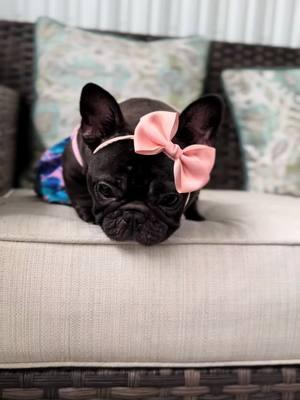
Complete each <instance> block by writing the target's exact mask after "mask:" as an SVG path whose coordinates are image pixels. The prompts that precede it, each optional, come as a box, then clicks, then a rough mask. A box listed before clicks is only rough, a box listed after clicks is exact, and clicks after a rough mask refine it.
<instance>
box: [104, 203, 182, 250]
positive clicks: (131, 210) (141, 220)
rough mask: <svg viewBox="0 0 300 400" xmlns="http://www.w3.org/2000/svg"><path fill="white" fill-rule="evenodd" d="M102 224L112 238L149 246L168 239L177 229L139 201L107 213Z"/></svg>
mask: <svg viewBox="0 0 300 400" xmlns="http://www.w3.org/2000/svg"><path fill="white" fill-rule="evenodd" d="M101 226H102V229H103V231H104V232H105V234H106V235H107V236H108V237H109V238H110V239H112V240H117V241H125V240H126V241H127V240H134V241H136V242H138V243H141V244H143V245H148V246H149V245H154V244H158V243H160V242H162V241H164V240H166V239H167V238H168V237H169V236H170V234H171V233H172V232H173V231H174V230H175V229H172V230H170V227H169V226H168V224H167V223H165V222H164V221H162V220H161V218H158V217H157V216H156V215H155V214H154V213H153V212H151V210H149V209H148V207H146V206H145V205H144V204H141V203H138V202H136V203H131V204H127V205H125V206H122V207H120V208H118V209H117V210H114V211H112V212H110V213H107V214H106V215H105V216H104V217H103V219H102V224H101Z"/></svg>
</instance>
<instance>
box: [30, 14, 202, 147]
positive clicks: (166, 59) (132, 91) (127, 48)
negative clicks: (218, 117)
mask: <svg viewBox="0 0 300 400" xmlns="http://www.w3.org/2000/svg"><path fill="white" fill-rule="evenodd" d="M35 39H36V40H35V43H36V63H35V64H36V76H35V91H36V102H35V107H34V115H33V120H34V121H33V122H34V127H35V131H36V133H37V134H38V135H39V139H40V140H41V141H42V143H43V145H44V146H45V147H48V146H51V145H53V144H55V143H56V142H57V141H59V140H61V139H62V138H64V137H65V136H68V135H69V134H70V132H71V131H72V129H73V128H74V126H76V124H78V122H79V97H80V92H81V89H82V87H83V85H84V84H86V83H87V82H94V83H97V84H99V85H100V86H103V87H104V88H105V89H106V90H108V91H109V92H111V93H112V95H113V96H115V97H116V98H117V100H119V101H122V100H125V99H128V98H130V97H150V98H155V99H159V100H161V101H164V102H167V103H168V104H170V105H173V106H174V107H175V108H176V109H178V110H181V109H183V108H184V107H185V106H187V105H188V104H189V103H190V102H192V101H193V100H194V99H196V98H197V97H198V96H199V95H200V94H201V91H202V83H203V80H204V78H205V71H206V59H207V54H208V48H209V43H208V41H206V40H204V39H203V38H201V37H198V36H197V37H188V38H183V39H167V40H154V41H150V42H146V41H140V40H139V41H138V40H133V39H125V38H122V37H117V36H114V35H108V34H99V33H92V32H88V31H85V30H82V29H77V28H73V27H68V26H66V25H63V24H61V23H58V22H56V21H54V20H52V19H49V18H44V17H43V18H40V19H39V20H38V22H37V26H36V34H35Z"/></svg>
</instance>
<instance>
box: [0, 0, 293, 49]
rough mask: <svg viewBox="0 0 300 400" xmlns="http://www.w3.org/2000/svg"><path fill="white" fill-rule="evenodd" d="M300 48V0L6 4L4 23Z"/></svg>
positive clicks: (1, 9) (1, 12) (0, 13)
mask: <svg viewBox="0 0 300 400" xmlns="http://www.w3.org/2000/svg"><path fill="white" fill-rule="evenodd" d="M41 15H48V16H50V17H53V18H56V19H58V20H60V21H64V22H66V23H69V24H72V25H77V26H81V27H85V28H97V29H105V30H119V31H127V32H136V33H150V34H154V35H177V36H185V35H190V34H202V35H205V36H207V37H209V38H212V39H219V40H226V41H233V42H245V43H264V44H274V45H282V46H290V47H300V0H0V19H11V20H19V21H35V20H36V18H37V17H38V16H41Z"/></svg>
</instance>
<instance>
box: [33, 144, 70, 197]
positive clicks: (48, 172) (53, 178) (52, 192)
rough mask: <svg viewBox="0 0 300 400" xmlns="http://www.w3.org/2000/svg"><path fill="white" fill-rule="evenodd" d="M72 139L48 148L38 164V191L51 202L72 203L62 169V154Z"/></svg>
mask: <svg viewBox="0 0 300 400" xmlns="http://www.w3.org/2000/svg"><path fill="white" fill-rule="evenodd" d="M70 140H71V138H70V137H68V138H66V139H64V140H62V141H61V142H59V143H57V144H55V145H54V146H52V147H51V148H50V149H48V150H46V151H45V152H44V154H43V155H42V157H41V159H40V161H39V163H38V165H37V181H36V191H37V193H38V194H39V195H40V196H41V197H42V198H43V199H44V200H46V201H48V202H49V203H59V204H68V205H70V204H71V201H70V198H69V196H68V194H67V192H66V188H65V182H64V178H63V169H62V155H63V152H64V150H65V147H66V146H67V145H68V144H69V142H70Z"/></svg>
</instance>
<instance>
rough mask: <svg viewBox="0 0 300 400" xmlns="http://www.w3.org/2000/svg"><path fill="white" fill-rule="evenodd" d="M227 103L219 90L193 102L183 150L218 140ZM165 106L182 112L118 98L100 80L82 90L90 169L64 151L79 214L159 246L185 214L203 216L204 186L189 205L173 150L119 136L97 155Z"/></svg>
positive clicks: (84, 149)
mask: <svg viewBox="0 0 300 400" xmlns="http://www.w3.org/2000/svg"><path fill="white" fill-rule="evenodd" d="M222 109H223V102H222V101H221V99H220V98H219V97H218V96H213V95H208V96H204V97H201V98H200V99H198V100H196V101H195V102H193V103H192V104H190V105H189V106H188V107H187V108H186V109H185V110H184V111H183V112H182V113H181V114H180V118H179V128H178V131H177V133H176V135H175V137H174V138H173V142H174V143H177V144H178V145H180V147H182V148H184V147H186V146H188V145H191V144H206V145H210V146H213V145H214V139H215V135H216V131H217V128H218V126H219V124H220V122H221V118H222ZM158 110H159V111H175V110H174V109H173V108H172V107H170V106H168V105H167V104H165V103H162V102H160V101H156V100H150V99H144V98H133V99H129V100H127V101H124V102H122V103H120V104H118V103H117V101H116V100H115V99H114V97H113V96H112V95H111V94H110V93H108V92H107V91H106V90H104V89H103V88H101V87H100V86H98V85H95V84H93V83H88V84H87V85H86V86H84V88H83V89H82V93H81V99H80V113H81V117H82V120H81V126H80V130H79V134H78V147H79V151H80V154H81V157H82V159H83V163H84V167H83V168H82V167H81V166H80V165H79V164H78V162H77V160H76V159H75V157H74V154H73V151H72V147H71V145H68V147H67V148H66V149H65V152H64V155H63V171H64V172H63V174H64V180H65V185H66V190H67V193H68V195H69V196H70V199H71V202H72V205H73V206H74V208H75V210H76V211H77V213H78V215H79V217H80V218H82V219H83V220H84V221H86V222H92V223H95V224H97V225H99V226H101V228H102V229H103V231H104V232H105V233H106V235H107V236H108V237H109V238H111V239H113V240H118V241H123V240H135V241H137V242H139V243H142V244H144V245H153V244H156V243H160V242H162V241H163V240H165V239H167V238H168V237H169V236H170V235H171V234H172V233H173V232H174V231H175V230H176V229H177V228H178V227H179V225H180V219H181V216H182V214H183V213H184V214H185V216H186V218H188V219H193V220H202V219H203V218H202V217H201V216H200V215H199V213H198V211H197V208H196V201H197V197H198V193H199V192H193V193H191V196H190V199H189V202H188V204H187V205H185V202H186V199H187V196H188V195H187V194H179V193H177V191H176V188H175V184H174V175H173V164H174V162H173V161H172V160H171V159H169V158H168V157H167V156H166V155H165V154H163V153H160V154H157V155H152V156H145V155H139V154H136V153H135V152H134V146H133V141H132V140H122V141H118V142H115V143H113V144H110V145H108V146H106V147H104V148H103V149H101V150H100V151H99V152H97V153H96V154H93V150H94V149H95V148H96V147H97V146H98V145H99V144H101V143H102V142H103V141H106V140H108V139H110V138H112V137H115V136H120V135H128V134H133V132H134V129H135V127H136V125H137V123H138V122H139V120H140V118H141V117H142V116H143V115H145V114H147V113H150V112H153V111H158Z"/></svg>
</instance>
